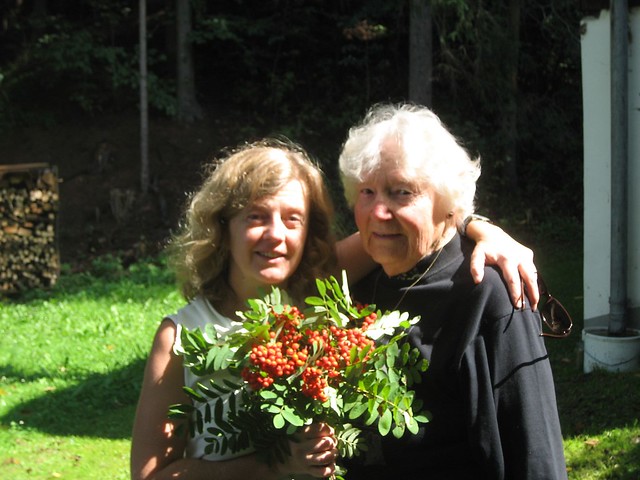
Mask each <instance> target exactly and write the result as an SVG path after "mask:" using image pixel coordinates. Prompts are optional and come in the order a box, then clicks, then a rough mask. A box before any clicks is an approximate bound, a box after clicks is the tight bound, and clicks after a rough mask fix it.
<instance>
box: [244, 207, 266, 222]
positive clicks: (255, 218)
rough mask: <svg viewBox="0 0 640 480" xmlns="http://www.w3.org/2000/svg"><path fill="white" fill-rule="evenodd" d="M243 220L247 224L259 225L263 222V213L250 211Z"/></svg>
mask: <svg viewBox="0 0 640 480" xmlns="http://www.w3.org/2000/svg"><path fill="white" fill-rule="evenodd" d="M245 219H246V220H247V222H248V223H250V224H252V225H255V224H258V223H261V222H262V221H263V220H264V213H263V212H261V211H259V210H250V211H249V212H247V214H246V215H245Z"/></svg>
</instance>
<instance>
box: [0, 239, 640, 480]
mask: <svg viewBox="0 0 640 480" xmlns="http://www.w3.org/2000/svg"><path fill="white" fill-rule="evenodd" d="M567 237H570V235H567ZM572 238H573V240H572V241H566V240H563V239H555V240H553V241H549V240H545V241H544V242H537V241H536V239H535V238H534V239H530V238H529V239H526V240H524V241H525V243H527V244H529V245H532V246H533V247H534V250H535V251H536V264H537V265H538V268H539V270H540V271H541V272H542V273H543V274H544V277H545V280H546V283H547V285H548V287H549V289H550V291H551V293H552V294H553V295H554V296H556V297H557V298H559V299H560V300H561V301H562V302H563V303H564V304H565V306H566V307H567V309H568V310H569V311H570V312H571V314H572V316H573V318H574V321H575V326H574V333H573V334H572V335H571V336H570V337H569V338H568V339H563V340H555V339H548V340H547V346H548V349H549V352H550V357H551V362H552V365H553V368H554V373H555V379H556V388H557V394H558V404H559V409H560V415H561V420H562V426H563V433H564V437H565V452H566V456H567V463H568V468H569V478H570V479H575V480H578V479H580V480H589V479H629V480H630V479H638V478H640V425H638V420H637V419H638V418H639V417H640V373H627V374H606V373H603V372H594V373H592V374H589V375H585V374H583V373H582V372H581V370H580V369H579V368H578V366H577V358H578V355H577V347H578V344H579V341H580V334H581V330H582V297H581V295H582V253H581V249H582V245H581V238H582V236H581V234H577V235H575V236H572ZM576 238H577V239H579V241H578V244H576V240H575V239H576ZM181 304H182V299H181V297H180V296H179V294H178V293H177V292H176V289H175V287H174V285H173V281H172V279H171V277H170V275H169V273H168V272H167V270H166V269H165V267H164V266H163V265H162V263H161V262H154V261H149V262H147V263H144V264H137V265H134V266H132V267H131V268H129V269H127V270H125V269H123V268H122V267H120V265H119V263H118V262H117V261H116V260H114V259H110V258H103V259H100V260H97V261H96V262H95V263H94V265H93V267H92V268H91V270H90V271H88V272H83V273H71V272H64V273H63V276H62V278H61V280H60V282H59V285H58V286H57V287H56V288H55V289H54V290H52V291H51V292H34V293H33V294H31V295H29V296H27V297H24V298H21V299H19V300H12V301H9V300H7V301H4V302H0V332H1V335H0V478H2V479H5V478H6V479H11V480H22V479H43V480H44V479H55V478H62V479H82V480H90V479H94V478H95V479H104V478H109V479H112V480H117V479H127V478H128V455H129V439H130V432H131V425H132V421H133V415H134V409H135V404H136V401H137V396H138V389H139V385H140V382H141V379H142V372H143V368H144V362H145V357H146V355H147V352H148V350H149V347H150V345H151V340H152V336H153V333H154V331H155V328H156V326H157V324H158V322H159V320H160V319H161V318H162V316H163V315H165V314H167V313H170V312H173V311H175V310H176V309H177V308H178V307H179V306H180V305H181Z"/></svg>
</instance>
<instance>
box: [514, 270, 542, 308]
mask: <svg viewBox="0 0 640 480" xmlns="http://www.w3.org/2000/svg"><path fill="white" fill-rule="evenodd" d="M519 270H520V277H522V282H523V283H524V289H525V291H526V293H527V298H528V299H529V304H530V305H531V310H533V311H534V312H535V311H536V309H537V308H538V302H539V301H540V290H539V289H538V272H537V271H536V270H535V265H534V264H533V261H532V262H531V265H530V266H528V267H527V268H525V267H524V266H523V265H520V269H519Z"/></svg>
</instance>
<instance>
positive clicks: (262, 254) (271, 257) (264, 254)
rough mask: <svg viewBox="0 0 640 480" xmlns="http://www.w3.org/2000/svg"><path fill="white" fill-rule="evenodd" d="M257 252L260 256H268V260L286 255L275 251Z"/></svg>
mask: <svg viewBox="0 0 640 480" xmlns="http://www.w3.org/2000/svg"><path fill="white" fill-rule="evenodd" d="M256 253H257V255H258V256H260V257H263V258H266V259H268V260H273V259H276V258H282V257H284V255H283V254H281V253H274V252H256Z"/></svg>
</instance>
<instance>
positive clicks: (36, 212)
mask: <svg viewBox="0 0 640 480" xmlns="http://www.w3.org/2000/svg"><path fill="white" fill-rule="evenodd" d="M58 195H59V191H58V177H57V174H56V170H55V168H51V167H50V166H49V165H48V164H46V163H30V164H21V165H0V293H18V292H22V291H25V290H28V289H33V288H42V287H50V286H52V285H53V284H55V282H56V280H57V278H58V275H59V274H60V255H59V249H58V242H57V232H56V219H57V214H58V203H59V196H58Z"/></svg>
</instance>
